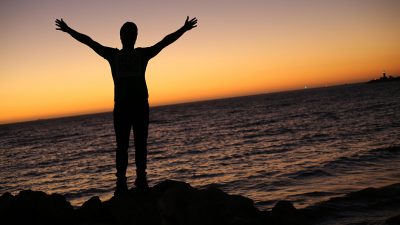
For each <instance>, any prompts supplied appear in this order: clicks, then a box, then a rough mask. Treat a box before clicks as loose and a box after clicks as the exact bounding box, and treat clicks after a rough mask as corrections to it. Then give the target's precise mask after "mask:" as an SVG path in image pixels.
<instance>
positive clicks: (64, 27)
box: [56, 19, 71, 32]
mask: <svg viewBox="0 0 400 225" xmlns="http://www.w3.org/2000/svg"><path fill="white" fill-rule="evenodd" d="M56 30H61V31H64V32H68V31H69V30H71V28H70V27H69V26H68V25H67V24H66V23H65V22H64V20H63V19H61V20H59V19H56Z"/></svg>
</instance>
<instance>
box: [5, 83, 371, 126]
mask: <svg viewBox="0 0 400 225" xmlns="http://www.w3.org/2000/svg"><path fill="white" fill-rule="evenodd" d="M363 83H366V82H354V83H342V84H334V85H324V86H315V87H308V86H307V85H306V86H305V87H304V88H296V89H287V90H281V91H272V92H260V93H253V94H244V95H232V96H226V97H216V98H209V99H198V100H193V101H190V100H189V101H182V102H175V103H166V104H159V105H153V106H150V108H158V107H165V106H176V105H185V104H191V103H200V102H208V101H218V100H224V99H232V98H241V97H251V96H257V95H266V94H277V93H284V92H292V91H303V90H312V89H318V88H327V87H337V86H344V85H356V84H363ZM111 112H112V108H110V109H107V111H101V110H99V111H93V112H77V113H76V114H74V113H71V114H66V115H55V116H54V117H53V116H49V117H46V118H37V119H27V120H16V121H10V122H5V123H0V126H3V125H14V124H20V123H32V122H37V121H47V120H56V119H62V118H72V117H81V116H88V115H96V114H103V113H111Z"/></svg>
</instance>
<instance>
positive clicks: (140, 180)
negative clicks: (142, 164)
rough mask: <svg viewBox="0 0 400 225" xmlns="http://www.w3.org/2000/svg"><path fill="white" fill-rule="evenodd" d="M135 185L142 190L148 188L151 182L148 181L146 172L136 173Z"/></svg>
mask: <svg viewBox="0 0 400 225" xmlns="http://www.w3.org/2000/svg"><path fill="white" fill-rule="evenodd" d="M135 186H136V187H137V188H138V189H140V190H148V189H149V184H148V183H147V178H146V173H139V174H137V175H136V180H135Z"/></svg>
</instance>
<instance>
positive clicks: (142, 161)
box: [133, 100, 149, 188]
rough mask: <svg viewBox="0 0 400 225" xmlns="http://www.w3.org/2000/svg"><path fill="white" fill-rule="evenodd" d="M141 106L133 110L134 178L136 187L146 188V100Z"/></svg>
mask: <svg viewBox="0 0 400 225" xmlns="http://www.w3.org/2000/svg"><path fill="white" fill-rule="evenodd" d="M140 105H141V107H137V108H136V110H135V120H134V122H133V132H134V140H135V163H136V180H135V185H136V186H137V187H138V188H148V184H147V179H146V169H147V137H148V129H149V103H148V102H147V100H146V101H145V102H142V103H140Z"/></svg>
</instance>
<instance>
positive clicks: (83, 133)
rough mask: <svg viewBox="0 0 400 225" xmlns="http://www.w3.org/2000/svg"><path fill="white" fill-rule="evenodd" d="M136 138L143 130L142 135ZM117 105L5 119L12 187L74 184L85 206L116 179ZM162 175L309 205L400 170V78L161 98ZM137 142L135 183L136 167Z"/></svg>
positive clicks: (3, 172)
mask: <svg viewBox="0 0 400 225" xmlns="http://www.w3.org/2000/svg"><path fill="white" fill-rule="evenodd" d="M131 143H132V145H133V140H132V137H131ZM115 146H116V145H115V139H114V130H113V122H112V113H111V112H109V113H101V114H93V115H83V116H75V117H68V118H58V119H50V120H38V121H32V122H24V123H16V124H6V125H1V126H0V194H3V193H5V192H11V193H12V194H16V193H18V192H19V191H21V190H25V189H32V190H40V191H45V192H47V193H60V194H64V195H65V196H66V197H67V199H68V200H69V201H71V203H72V204H73V205H75V206H80V205H81V204H82V203H83V202H84V201H86V200H88V199H89V198H90V197H92V196H94V195H98V196H100V198H101V199H102V200H106V199H108V198H110V197H111V196H112V195H113V192H114V185H115V175H114V174H115V172H116V171H115ZM148 150H149V155H148V178H149V183H150V185H151V186H152V185H154V184H157V183H159V182H161V181H163V180H165V179H174V180H180V181H185V182H188V183H190V184H191V185H192V186H194V187H197V188H205V187H208V186H215V187H218V188H220V189H222V190H224V191H226V192H228V193H230V194H240V195H244V196H246V197H249V198H251V199H253V200H254V201H255V203H256V206H257V207H258V208H260V209H270V208H271V207H272V206H273V205H274V203H275V202H276V201H277V200H283V199H285V200H290V201H292V202H293V203H294V205H295V206H296V207H298V208H302V207H306V206H309V205H312V204H315V203H316V202H319V201H322V200H326V199H329V198H332V197H335V196H340V195H343V194H345V193H348V192H351V191H354V190H359V189H362V188H366V187H380V186H384V185H388V184H392V183H398V182H399V181H400V85H399V83H398V82H393V83H378V84H353V85H342V86H335V87H323V88H316V89H304V90H297V91H288V92H280V93H270V94H262V95H255V96H245V97H237V98H229V99H219V100H211V101H203V102H194V103H186V104H179V105H169V106H160V107H153V108H151V113H150V128H149V140H148ZM134 168H135V166H134V148H133V146H131V148H130V151H129V168H128V185H129V186H130V187H133V186H134V185H133V181H134V179H135V177H134V176H135V172H134V171H135V169H134Z"/></svg>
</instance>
